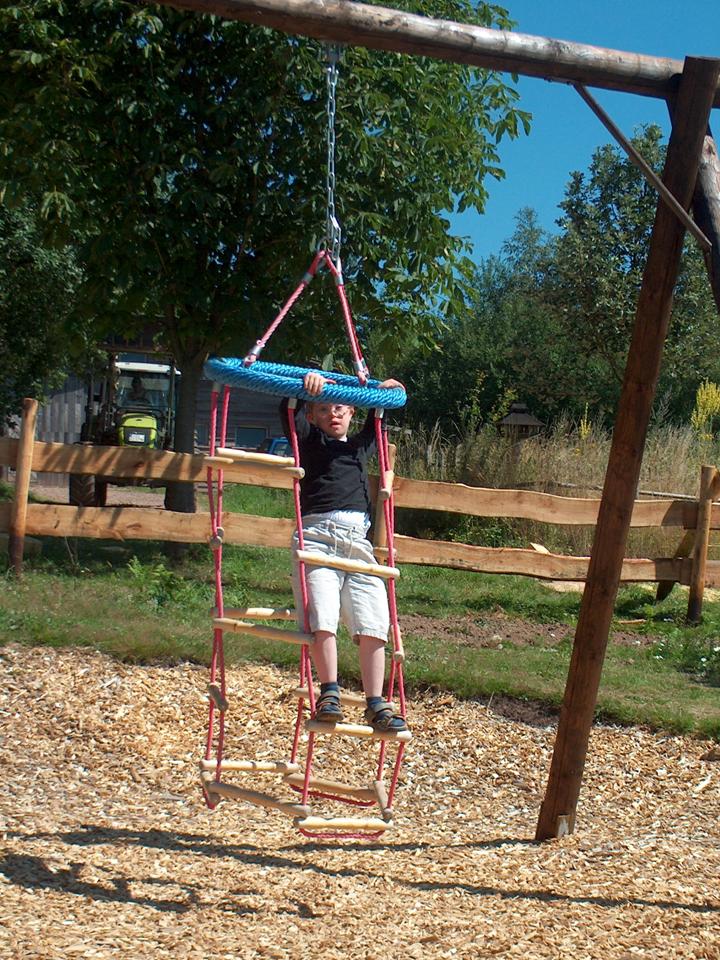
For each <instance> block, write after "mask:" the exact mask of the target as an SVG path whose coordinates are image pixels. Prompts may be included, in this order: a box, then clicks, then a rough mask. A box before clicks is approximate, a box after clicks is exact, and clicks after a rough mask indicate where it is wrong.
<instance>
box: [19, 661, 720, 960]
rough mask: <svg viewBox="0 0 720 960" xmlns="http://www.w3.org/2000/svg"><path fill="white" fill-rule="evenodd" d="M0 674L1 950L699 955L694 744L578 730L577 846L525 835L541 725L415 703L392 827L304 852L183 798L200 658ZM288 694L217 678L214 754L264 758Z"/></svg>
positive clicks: (714, 823) (700, 763)
mask: <svg viewBox="0 0 720 960" xmlns="http://www.w3.org/2000/svg"><path fill="white" fill-rule="evenodd" d="M0 675H1V676H0V680H1V683H2V687H0V689H1V690H2V693H0V758H1V759H2V763H3V769H4V772H5V778H4V779H5V784H6V786H5V790H4V791H3V795H2V800H1V801H0V839H2V854H1V857H0V957H2V958H13V960H15V958H18V960H20V958H22V960H36V958H38V960H39V958H42V960H51V958H60V957H63V958H68V957H69V958H83V957H86V958H115V957H122V958H131V960H136V958H145V957H153V958H155V957H157V958H165V957H173V958H181V960H182V958H185V957H193V958H213V960H223V958H228V960H230V958H233V960H234V958H264V957H272V958H301V957H303V958H304V957H308V958H312V960H326V958H327V960H335V958H340V957H343V958H347V957H350V958H352V960H385V958H388V957H398V958H405V957H411V958H419V957H431V958H435V957H448V958H465V957H467V958H470V957H472V958H485V957H523V958H526V960H528V958H529V960H533V958H565V957H568V958H573V960H584V958H603V960H608V958H610V960H612V958H619V960H634V958H638V957H648V958H660V957H662V958H720V937H719V934H718V920H719V919H720V891H719V890H718V874H719V872H720V762H717V760H713V759H711V758H712V757H713V756H714V755H718V754H717V750H716V751H715V754H713V744H711V743H708V742H701V741H698V740H692V739H688V738H683V737H668V736H663V735H660V734H655V733H650V732H646V731H643V730H638V729H631V728H616V727H605V726H602V727H597V728H596V730H595V731H594V733H593V737H592V743H591V753H590V758H589V762H588V765H587V768H586V778H585V785H584V789H583V792H582V796H581V803H580V809H579V823H578V828H577V832H576V833H575V834H574V835H573V836H571V837H566V838H565V839H563V840H560V841H552V842H550V843H547V844H543V845H537V844H534V843H533V842H531V838H532V836H533V833H534V829H535V823H536V819H537V813H538V808H539V803H540V800H541V795H542V791H543V789H544V786H545V781H546V777H547V771H548V765H549V761H550V755H551V749H552V743H553V737H554V726H553V723H552V721H551V720H550V719H547V718H543V717H542V716H541V715H540V716H534V715H533V714H532V712H530V715H529V722H528V720H526V721H525V722H522V721H521V720H518V719H510V718H509V717H508V715H507V711H504V713H503V714H502V715H501V714H499V713H498V712H496V711H494V709H493V706H492V703H491V704H490V706H489V708H488V707H487V706H486V705H483V704H479V703H468V702H457V701H455V700H453V699H452V698H451V697H449V696H447V695H442V696H440V695H426V696H423V697H422V698H420V699H419V700H418V701H417V702H415V703H413V704H412V710H411V713H410V720H411V723H412V727H413V731H414V734H415V739H414V740H413V742H412V744H411V745H410V747H409V749H408V752H407V763H406V765H405V768H404V774H403V782H402V786H401V789H400V791H399V795H398V798H397V804H396V818H395V825H394V828H393V831H392V832H391V833H389V834H386V835H385V837H386V839H384V841H383V842H374V843H364V842H357V841H349V842H348V841H346V842H334V843H330V842H319V841H315V842H313V841H308V840H305V839H304V838H303V837H302V836H300V835H299V834H297V833H296V832H294V830H293V828H292V823H291V821H289V820H287V819H286V818H285V817H284V816H283V815H281V814H277V813H273V812H269V811H266V810H263V809H258V808H254V807H250V806H247V805H243V804H240V803H237V802H234V801H225V802H223V803H221V804H220V805H219V806H218V808H217V810H215V811H214V812H211V811H209V810H207V808H206V807H205V806H204V804H203V802H202V799H201V794H200V790H199V787H198V780H197V760H198V759H199V757H200V756H201V754H202V749H203V743H204V726H205V720H206V711H207V707H206V698H205V687H206V682H207V675H206V671H205V670H204V669H203V668H201V667H196V666H194V665H189V664H184V665H180V666H174V667H161V666H151V667H136V666H127V665H123V664H119V663H117V662H116V661H114V660H112V659H110V658H108V657H105V656H102V655H100V654H97V653H93V652H90V651H86V650H67V649H63V650H53V649H50V648H42V649H28V648H21V647H15V646H10V647H5V648H3V649H2V651H0ZM294 685H295V677H294V676H292V675H290V674H289V673H285V672H282V671H280V670H276V669H273V668H271V667H265V666H247V667H244V668H242V669H234V670H232V671H231V673H230V682H229V698H230V700H231V710H230V713H229V714H228V723H229V742H228V751H227V753H228V756H230V757H233V758H238V759H240V758H247V757H253V758H257V757H259V758H262V759H264V758H269V757H274V758H277V759H286V758H287V753H288V745H289V736H290V729H291V723H292V717H293V714H294V700H293V698H292V695H291V693H290V691H291V690H292V688H293V686H294ZM332 743H333V744H334V746H333V747H332V748H323V758H322V759H323V768H324V769H325V772H326V774H327V775H328V776H331V775H332V776H334V778H335V779H344V780H346V781H354V780H355V779H356V778H357V780H358V782H363V781H369V780H371V779H372V774H371V757H370V752H369V747H368V746H367V745H363V744H361V743H360V744H358V742H357V741H356V742H355V744H354V745H353V746H352V747H351V749H349V750H348V748H347V747H345V746H342V747H340V746H337V745H336V744H337V741H332ZM703 757H706V758H707V759H703ZM325 765H327V766H325ZM338 766H342V768H343V769H342V770H338V769H333V767H338ZM266 782H267V781H266ZM258 783H259V781H258V780H257V779H255V780H253V781H245V784H246V785H248V786H251V787H253V788H258ZM268 788H269V789H273V790H275V792H277V791H278V790H280V789H281V788H280V787H278V786H277V781H275V783H274V784H273V786H271V787H268ZM261 789H262V787H261ZM291 796H296V795H291ZM348 809H349V808H346V807H345V808H342V810H341V811H340V812H342V813H346V812H347V810H348Z"/></svg>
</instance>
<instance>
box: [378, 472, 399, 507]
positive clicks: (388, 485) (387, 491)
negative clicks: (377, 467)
mask: <svg viewBox="0 0 720 960" xmlns="http://www.w3.org/2000/svg"><path fill="white" fill-rule="evenodd" d="M384 480H385V482H384V483H383V485H382V486H381V487H380V489H379V491H378V493H379V495H380V499H381V500H389V499H390V495H391V494H392V487H393V482H394V481H395V472H394V471H393V470H386V471H385V477H384Z"/></svg>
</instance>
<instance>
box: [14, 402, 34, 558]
mask: <svg viewBox="0 0 720 960" xmlns="http://www.w3.org/2000/svg"><path fill="white" fill-rule="evenodd" d="M37 412H38V402H37V400H31V399H30V398H29V397H26V398H25V399H24V400H23V406H22V417H21V419H20V440H19V442H18V448H17V460H16V461H15V499H14V500H13V503H12V507H11V510H10V530H9V536H8V554H9V556H10V566H11V567H12V568H13V570H14V571H15V576H16V577H21V576H22V567H23V553H24V550H25V522H26V519H27V505H28V494H29V492H30V477H31V475H32V456H33V443H34V442H35V421H36V420H37Z"/></svg>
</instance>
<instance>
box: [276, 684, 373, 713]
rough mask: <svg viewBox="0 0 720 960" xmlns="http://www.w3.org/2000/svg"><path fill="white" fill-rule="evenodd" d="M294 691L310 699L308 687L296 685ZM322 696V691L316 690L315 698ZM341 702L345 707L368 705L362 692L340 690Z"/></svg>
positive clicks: (297, 695) (304, 698)
mask: <svg viewBox="0 0 720 960" xmlns="http://www.w3.org/2000/svg"><path fill="white" fill-rule="evenodd" d="M293 693H294V694H295V696H296V697H302V698H303V700H307V699H308V696H309V695H308V688H307V687H295V689H294V690H293ZM319 696H320V691H319V690H316V691H315V699H316V700H317V698H318V697H319ZM340 703H342V704H343V706H345V707H362V708H363V710H364V709H365V707H366V706H367V701H366V700H365V697H364V696H363V695H362V694H361V693H344V692H343V691H342V690H341V691H340Z"/></svg>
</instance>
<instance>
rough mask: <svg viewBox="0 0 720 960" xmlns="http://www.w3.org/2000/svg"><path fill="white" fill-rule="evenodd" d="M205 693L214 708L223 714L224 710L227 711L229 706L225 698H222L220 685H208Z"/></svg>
mask: <svg viewBox="0 0 720 960" xmlns="http://www.w3.org/2000/svg"><path fill="white" fill-rule="evenodd" d="M207 692H208V696H209V697H210V699H211V700H212V702H213V703H214V704H215V706H216V707H217V708H218V710H221V711H222V712H223V713H224V712H225V710H227V708H228V706H229V704H228V702H227V697H224V696H223V695H222V690H221V689H220V685H219V684H217V683H209V684H208V686H207Z"/></svg>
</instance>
